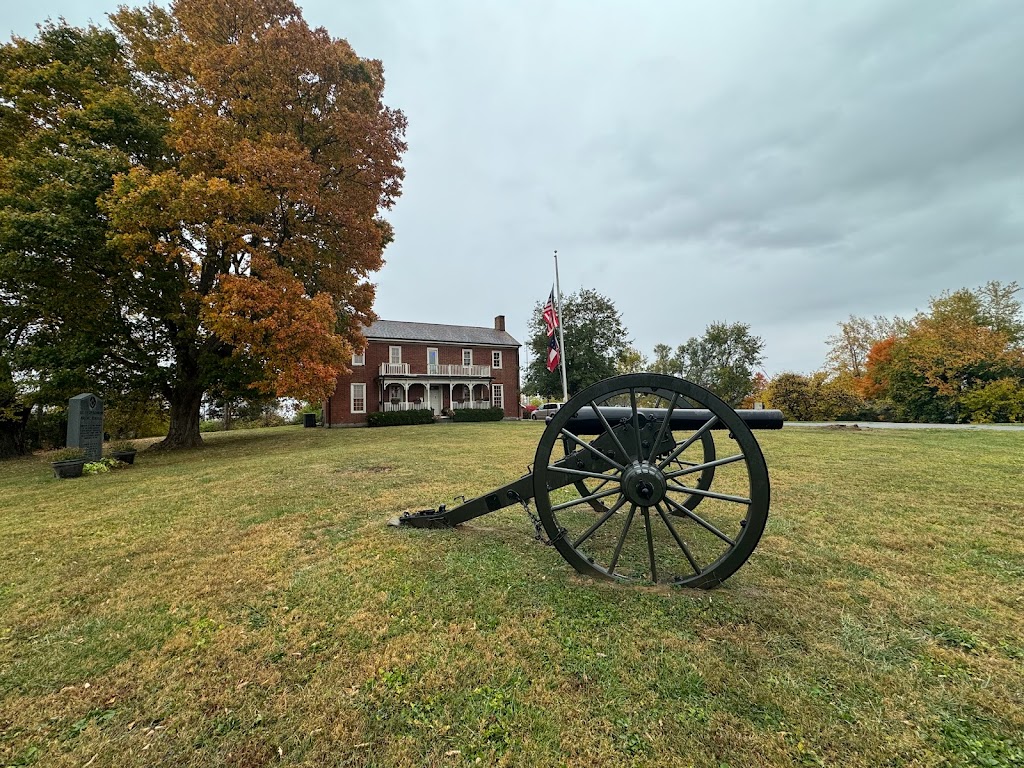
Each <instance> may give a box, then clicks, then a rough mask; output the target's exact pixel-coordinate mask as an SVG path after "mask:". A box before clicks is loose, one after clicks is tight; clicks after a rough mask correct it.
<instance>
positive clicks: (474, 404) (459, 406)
mask: <svg viewBox="0 0 1024 768" xmlns="http://www.w3.org/2000/svg"><path fill="white" fill-rule="evenodd" d="M490 407H491V401H490V400H466V401H464V402H461V403H460V402H459V401H458V400H456V401H455V402H453V403H452V408H454V409H455V410H456V411H460V410H467V409H468V410H472V409H477V408H490Z"/></svg>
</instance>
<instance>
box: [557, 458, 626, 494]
mask: <svg viewBox="0 0 1024 768" xmlns="http://www.w3.org/2000/svg"><path fill="white" fill-rule="evenodd" d="M548 471H549V472H558V473H559V474H562V475H575V476H576V477H592V478H594V479H595V480H604V481H605V482H606V483H607V482H608V481H609V480H614V479H615V477H614V476H613V475H604V474H601V473H600V472H588V471H587V470H585V469H569V468H568V467H560V466H558V465H557V464H552V465H551V466H549V467H548ZM594 490H597V489H596V488H595V489H594Z"/></svg>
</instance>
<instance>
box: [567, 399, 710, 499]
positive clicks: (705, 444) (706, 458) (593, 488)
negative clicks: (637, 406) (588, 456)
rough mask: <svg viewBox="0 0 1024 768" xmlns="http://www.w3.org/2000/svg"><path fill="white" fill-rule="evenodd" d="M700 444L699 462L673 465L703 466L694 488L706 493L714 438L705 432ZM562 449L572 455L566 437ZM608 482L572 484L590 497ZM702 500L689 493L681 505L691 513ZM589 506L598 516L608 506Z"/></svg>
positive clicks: (579, 481)
mask: <svg viewBox="0 0 1024 768" xmlns="http://www.w3.org/2000/svg"><path fill="white" fill-rule="evenodd" d="M664 405H666V406H667V405H668V403H665V404H664ZM700 444H701V447H702V448H703V449H704V455H703V456H701V458H700V461H699V462H694V461H685V462H684V461H679V460H678V459H676V461H675V462H674V463H675V464H676V466H677V467H679V468H682V467H684V466H687V465H688V466H696V465H697V464H698V463H700V464H702V465H705V466H704V468H703V469H702V470H701V471H700V477H698V478H697V483H696V488H697V490H700V491H706V490H708V489H709V488H711V483H712V482H714V479H715V467H714V464H711V465H710V466H707V465H708V464H709V463H710V462H713V461H714V460H715V458H716V455H715V438H714V437H712V436H711V434H710V433H709V432H705V433H704V434H703V435H701V436H700ZM562 447H563V450H564V451H565V455H566V456H568V455H569V454H570V453H572V451H573V448H574V446H573V444H572V443H571V442H570V441H569V438H567V437H563V438H562ZM610 481H611V478H609V479H608V480H591V481H590V487H587V481H586V480H577V481H576V482H575V483H573V485H575V486H576V490H577V491H579V492H580V495H581V496H592V495H594V494H595V493H598V492H599V491H601V490H602V489H603V488H606V487H607V486H608V483H609V482H610ZM704 498H705V497H703V496H698V495H697V494H695V493H691V494H690V495H689V496H687V497H686V498H685V499H683V500H682V505H683V506H684V507H686V508H687V509H689V510H690V511H691V512H692V511H693V510H694V508H695V507H696V506H697V505H698V504H700V503H701V502H702V501H703V500H704ZM612 503H614V500H613V501H612ZM589 504H590V507H591V509H593V510H594V511H595V512H597V513H598V514H599V515H600V514H604V513H605V512H607V511H608V506H607V505H606V504H605V499H591V500H590V502H589ZM669 514H671V515H672V516H673V517H679V516H680V515H682V514H683V513H682V512H678V511H676V510H674V509H672V510H670V511H669Z"/></svg>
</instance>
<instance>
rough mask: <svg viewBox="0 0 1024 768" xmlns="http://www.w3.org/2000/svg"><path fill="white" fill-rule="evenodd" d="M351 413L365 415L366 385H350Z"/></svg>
mask: <svg viewBox="0 0 1024 768" xmlns="http://www.w3.org/2000/svg"><path fill="white" fill-rule="evenodd" d="M352 413H366V385H365V384H353V385H352Z"/></svg>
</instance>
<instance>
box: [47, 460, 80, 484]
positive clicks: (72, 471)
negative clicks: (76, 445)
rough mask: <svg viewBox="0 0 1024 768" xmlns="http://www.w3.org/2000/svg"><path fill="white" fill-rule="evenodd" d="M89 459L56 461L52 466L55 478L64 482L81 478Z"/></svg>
mask: <svg viewBox="0 0 1024 768" xmlns="http://www.w3.org/2000/svg"><path fill="white" fill-rule="evenodd" d="M86 461H87V459H70V460H68V461H55V462H53V463H52V464H50V466H51V467H53V476H54V477H59V478H61V479H62V480H63V479H66V478H70V477H81V476H82V470H83V469H84V468H85V464H86Z"/></svg>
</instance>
